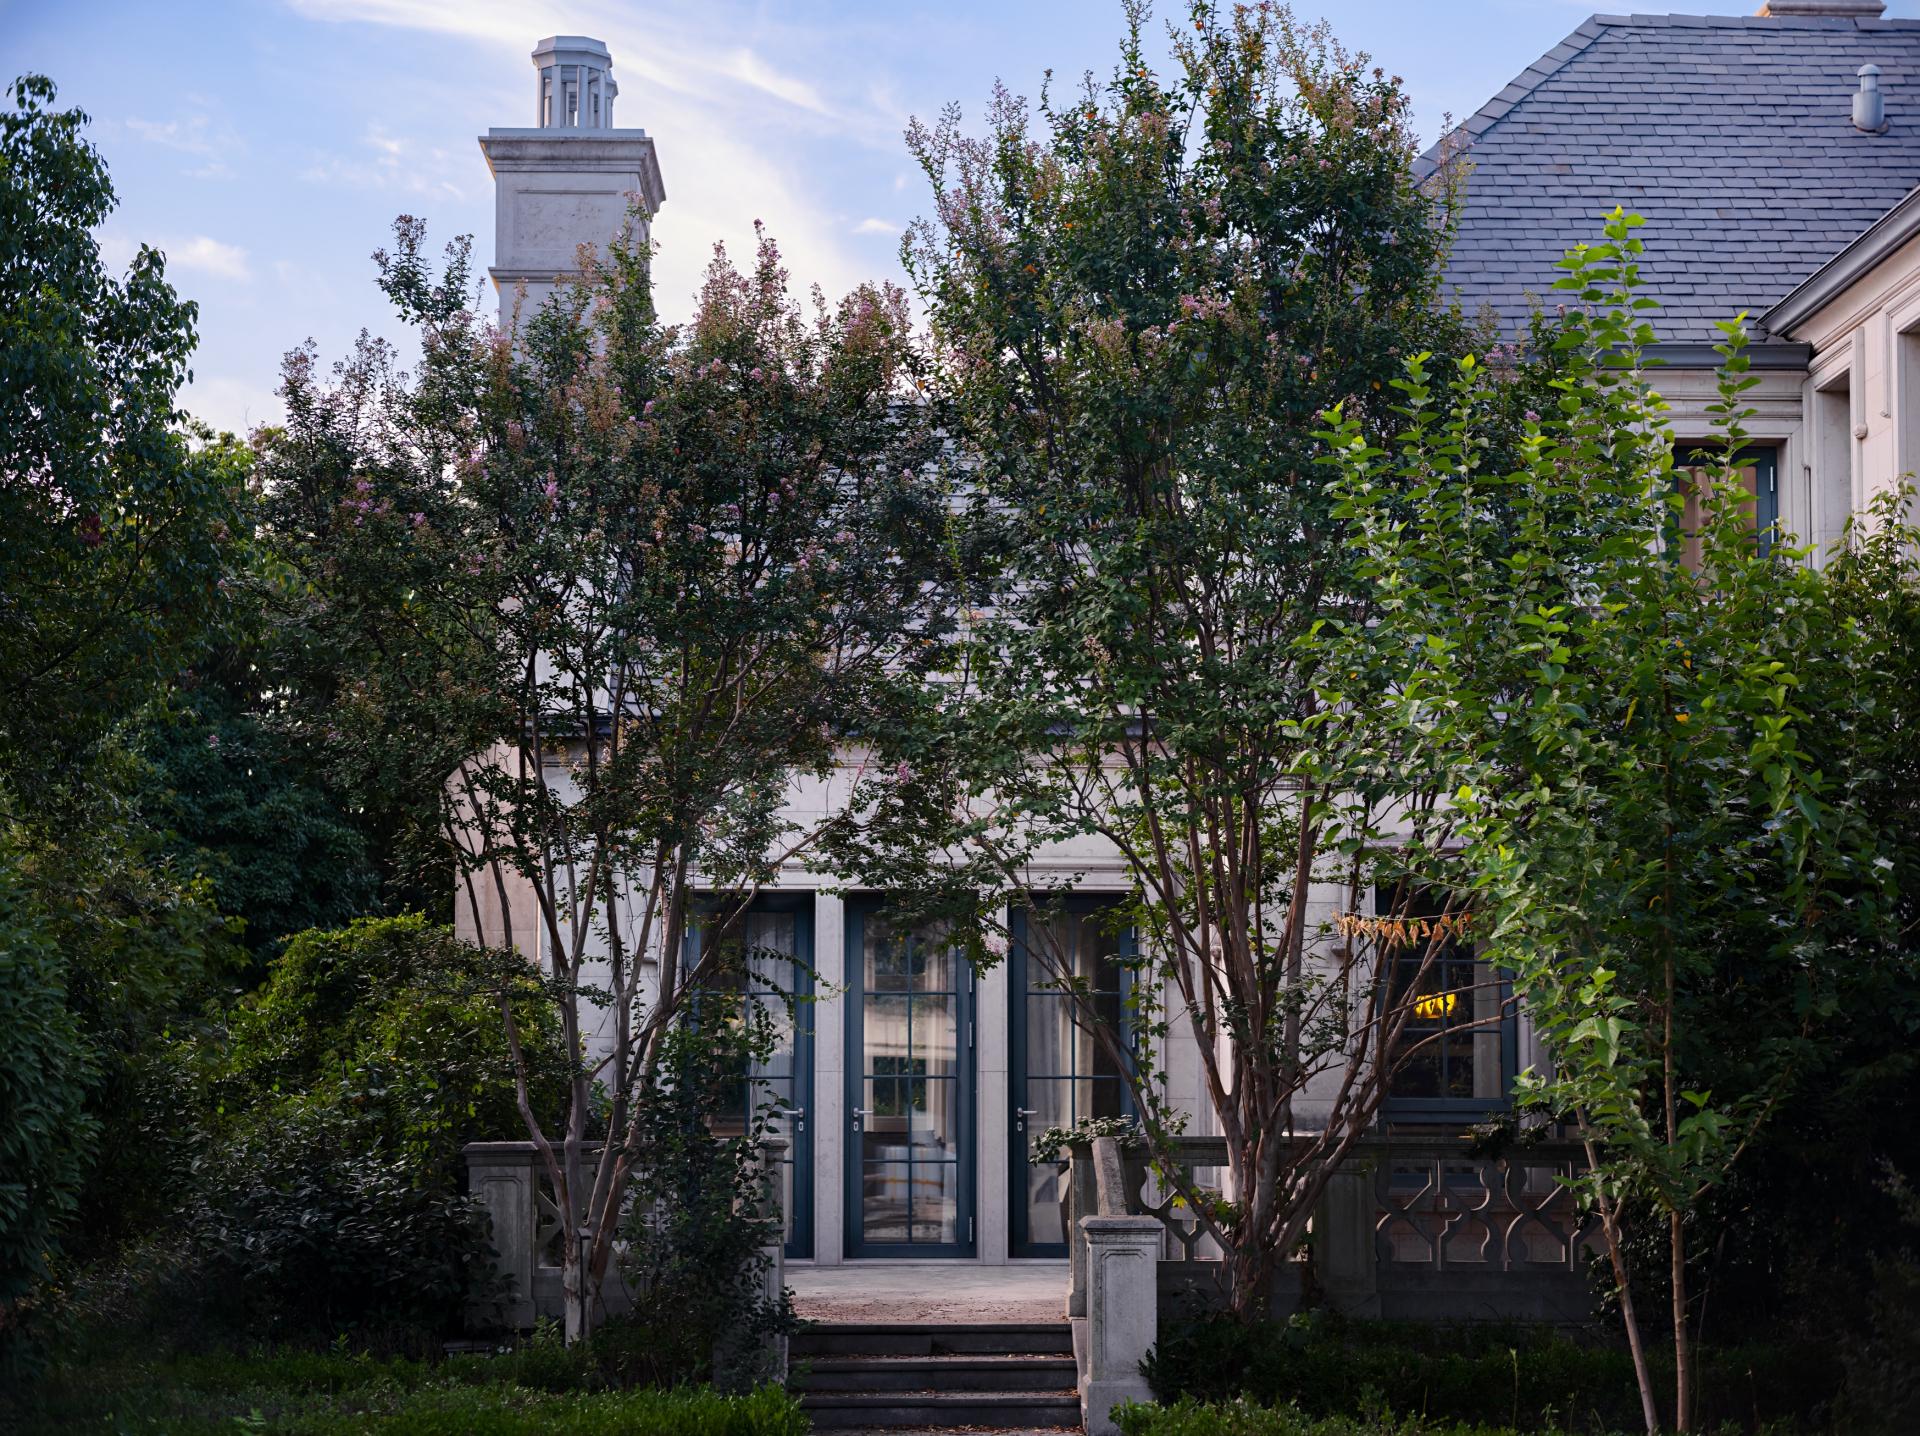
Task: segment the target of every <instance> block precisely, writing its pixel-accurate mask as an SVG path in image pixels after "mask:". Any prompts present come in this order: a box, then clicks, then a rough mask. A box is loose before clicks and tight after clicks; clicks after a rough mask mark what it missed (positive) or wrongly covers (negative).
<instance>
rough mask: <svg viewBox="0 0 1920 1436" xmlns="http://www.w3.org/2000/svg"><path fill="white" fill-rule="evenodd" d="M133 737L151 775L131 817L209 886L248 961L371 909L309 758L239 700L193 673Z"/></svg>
mask: <svg viewBox="0 0 1920 1436" xmlns="http://www.w3.org/2000/svg"><path fill="white" fill-rule="evenodd" d="M142 728H143V735H142V743H141V746H142V749H143V756H144V757H145V758H146V760H147V763H148V764H149V767H150V772H149V774H148V776H147V778H146V780H145V782H144V783H143V784H142V790H143V791H142V794H141V808H142V810H143V812H144V814H145V816H146V817H147V819H148V821H150V822H152V823H154V824H155V825H156V826H158V827H160V828H162V829H164V830H165V832H166V834H167V843H168V847H169V849H170V850H171V851H172V852H173V853H174V854H175V855H176V857H177V859H178V860H179V861H180V862H181V863H182V864H183V865H184V866H185V867H187V868H188V869H189V870H190V871H193V872H196V873H199V874H201V875H204V876H205V877H206V878H207V879H208V881H209V882H211V883H212V885H213V896H214V900H215V902H216V903H217V904H218V905H219V908H220V910H221V911H222V912H224V913H229V914H231V915H232V916H234V917H237V918H239V919H240V920H241V922H242V923H243V924H244V927H243V929H242V933H243V936H244V939H245V942H246V945H247V948H248V950H249V952H250V953H251V954H252V955H253V958H254V960H255V962H257V963H262V964H264V963H265V962H266V960H267V959H269V958H271V957H272V956H274V955H275V954H276V953H277V952H278V951H279V948H280V944H281V943H282V942H284V941H285V940H286V938H287V937H288V936H290V935H291V934H293V933H296V932H302V931H305V930H307V929H310V928H331V927H338V926H341V925H342V924H345V923H347V922H349V921H351V920H352V919H354V918H356V917H360V916H363V915H365V914H367V913H369V912H372V911H374V910H375V907H376V904H377V903H378V902H379V900H380V896H381V894H380V883H379V873H378V871H377V870H376V868H375V866H374V863H373V859H372V857H371V855H370V854H369V852H368V846H369V845H368V839H367V834H366V833H365V832H363V831H362V829H361V828H360V827H358V826H356V825H355V823H354V822H353V821H351V820H350V818H349V816H348V815H347V813H346V811H345V803H344V802H343V800H342V798H341V797H340V795H338V794H336V793H334V792H332V791H331V790H329V788H328V787H327V786H326V785H325V783H324V782H323V781H322V779H321V777H320V776H319V775H318V774H317V773H316V772H314V771H313V765H312V761H311V755H309V754H308V753H307V752H306V751H305V750H304V748H303V747H302V746H301V745H300V744H299V743H298V742H297V741H296V740H295V739H294V738H293V737H292V736H290V735H289V734H287V733H286V732H284V731H282V730H281V729H280V728H279V727H278V726H276V725H275V724H273V723H271V722H269V721H268V720H267V719H266V718H265V717H264V716H263V715H262V714H260V713H259V712H257V711H253V710H252V709H250V707H249V706H248V703H247V695H246V694H245V693H244V691H243V690H240V689H238V687H237V686H230V685H229V684H227V683H224V682H222V681H220V679H219V677H218V676H213V675H206V674H205V673H204V670H203V672H202V675H201V676H200V677H199V678H198V680H197V682H196V685H195V686H194V687H193V688H191V689H188V690H185V691H183V692H181V693H180V694H179V695H177V697H176V698H175V700H174V701H173V702H172V703H170V704H169V705H167V706H166V708H165V710H164V711H156V712H155V713H154V714H153V715H151V716H150V717H149V718H148V720H147V721H146V722H145V723H144V724H143V725H142Z"/></svg>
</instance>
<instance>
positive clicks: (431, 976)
mask: <svg viewBox="0 0 1920 1436" xmlns="http://www.w3.org/2000/svg"><path fill="white" fill-rule="evenodd" d="M502 991H509V992H513V993H514V994H515V998H516V1001H515V1015H516V1017H517V1020H518V1022H519V1025H520V1031H521V1034H522V1040H523V1041H524V1043H525V1044H526V1050H527V1053H528V1056H529V1059H530V1061H531V1063H532V1066H533V1073H532V1093H531V1095H532V1098H533V1100H534V1104H535V1107H536V1109H537V1110H542V1109H544V1110H547V1111H552V1110H554V1109H556V1108H557V1106H558V1104H559V1102H560V1100H561V1094H562V1092H563V1090H564V1085H565V1082H566V1078H567V1064H566V1060H565V1056H564V1054H563V1052H562V1051H561V1045H560V1042H559V1038H558V1034H557V1029H556V1027H555V1024H554V1022H553V1020H552V1016H551V1011H550V1008H551V1004H549V1003H544V1002H541V1001H539V1000H538V998H537V996H536V993H537V987H536V984H535V982H534V980H533V977H532V975H531V973H530V971H528V970H527V969H526V968H525V966H524V964H521V963H520V961H519V959H517V958H515V957H513V956H512V955H510V954H500V953H489V952H484V951H481V950H479V949H476V948H472V947H468V946H467V945H465V944H464V943H461V942H460V941H458V940H457V939H456V938H455V937H454V935H453V931H452V929H450V928H446V927H440V926H436V925H435V924H432V923H429V922H428V921H427V920H426V919H425V918H423V917H421V916H419V915H418V914H413V915H409V916H404V917H390V918H365V919H361V920H360V921H357V922H353V923H350V924H348V925H347V926H346V927H343V928H336V929H331V930H314V931H308V932H303V933H298V934H296V935H295V936H294V937H292V938H291V939H289V941H288V943H287V948H286V951H285V953H284V954H282V956H281V957H280V958H279V959H278V960H276V961H275V962H274V963H273V964H272V967H271V969H270V972H269V976H268V978H267V981H266V983H265V985H264V986H262V987H261V989H260V990H259V991H258V992H257V993H255V994H253V995H252V996H251V997H249V998H248V999H247V1000H246V1001H245V1002H243V1003H242V1004H241V1005H240V1007H239V1008H238V1009H236V1011H235V1012H234V1013H233V1015H232V1018H231V1020H230V1037H229V1046H228V1049H227V1051H226V1053H225V1054H224V1055H223V1057H222V1058H221V1059H220V1064H219V1065H220V1071H219V1076H218V1078H217V1080H216V1083H215V1091H216V1093H217V1094H218V1096H219V1098H220V1100H221V1102H222V1103H223V1105H224V1106H225V1107H226V1108H227V1109H228V1110H229V1111H232V1112H238V1113H242V1114H244V1113H246V1112H248V1111H264V1110H266V1109H270V1108H272V1107H274V1106H275V1105H276V1104H278V1103H281V1102H284V1101H286V1100H289V1099H293V1098H298V1099H300V1100H302V1101H304V1102H306V1103H309V1104H313V1105H317V1106H321V1107H327V1108H331V1109H334V1110H337V1111H340V1112H342V1113H346V1114H350V1115H351V1116H352V1118H353V1124H352V1125H353V1129H354V1130H353V1133H352V1139H351V1140H352V1145H353V1146H354V1147H355V1148H356V1149H357V1150H372V1149H374V1148H376V1147H377V1148H379V1149H381V1150H383V1151H385V1152H387V1153H388V1154H390V1155H394V1156H399V1155H404V1156H405V1157H406V1158H407V1159H408V1160H409V1161H410V1162H412V1163H413V1164H414V1165H415V1167H416V1169H417V1171H418V1173H419V1176H420V1179H421V1180H422V1181H429V1182H440V1183H442V1184H445V1183H449V1182H453V1183H455V1184H457V1177H458V1172H459V1167H460V1149H461V1147H462V1146H463V1145H465V1144H466V1143H468V1142H472V1141H483V1140H490V1139H491V1140H499V1139H505V1138H519V1137H522V1136H524V1135H525V1128H524V1125H523V1124H522V1122H521V1120H520V1114H519V1109H518V1107H517V1105H516V1102H515V1098H514V1083H513V1062H512V1058H511V1054H510V1053H509V1050H508V1047H507V1040H506V1035H505V1030H504V1024H503V1023H502V1022H501V1018H500V1005H499V994H500V993H501V992H502Z"/></svg>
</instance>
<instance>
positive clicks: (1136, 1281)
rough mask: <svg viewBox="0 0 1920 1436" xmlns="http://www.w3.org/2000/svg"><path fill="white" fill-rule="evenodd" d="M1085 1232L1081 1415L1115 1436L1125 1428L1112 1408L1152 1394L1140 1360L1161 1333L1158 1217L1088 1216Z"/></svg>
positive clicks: (1103, 1434) (1092, 1432)
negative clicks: (1120, 1426)
mask: <svg viewBox="0 0 1920 1436" xmlns="http://www.w3.org/2000/svg"><path fill="white" fill-rule="evenodd" d="M1080 1231H1081V1240H1082V1241H1084V1242H1085V1244H1086V1250H1087V1257H1086V1260H1087V1292H1086V1296H1087V1315H1086V1334H1085V1341H1084V1352H1085V1354H1084V1356H1083V1357H1082V1360H1081V1363H1080V1419H1081V1422H1082V1424H1083V1425H1084V1426H1085V1427H1086V1429H1087V1431H1088V1433H1089V1436H1114V1433H1117V1432H1118V1431H1119V1429H1120V1428H1119V1427H1118V1426H1117V1425H1115V1424H1114V1421H1113V1418H1112V1417H1111V1416H1110V1415H1109V1414H1108V1413H1109V1412H1111V1411H1112V1409H1113V1408H1114V1407H1115V1406H1116V1405H1118V1404H1119V1403H1120V1402H1122V1401H1150V1400H1152V1399H1153V1393H1152V1392H1151V1391H1149V1390H1148V1388H1147V1379H1146V1377H1144V1376H1142V1375H1141V1374H1140V1361H1141V1358H1143V1357H1144V1356H1146V1354H1147V1352H1148V1350H1149V1349H1150V1348H1151V1347H1152V1346H1153V1344H1154V1342H1155V1341H1157V1340H1158V1339H1159V1299H1158V1298H1159V1290H1158V1281H1159V1268H1160V1221H1159V1218H1157V1217H1084V1218H1082V1219H1081V1222H1080ZM1075 1345H1076V1347H1079V1346H1081V1345H1082V1343H1081V1342H1079V1341H1076V1342H1075Z"/></svg>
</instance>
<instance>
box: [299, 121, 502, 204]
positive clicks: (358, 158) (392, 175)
mask: <svg viewBox="0 0 1920 1436" xmlns="http://www.w3.org/2000/svg"><path fill="white" fill-rule="evenodd" d="M360 144H361V151H360V152H359V153H357V154H349V155H339V154H330V155H327V156H325V157H324V158H320V159H316V160H315V161H314V162H313V163H312V164H311V165H309V166H308V167H307V168H306V169H305V170H304V171H303V172H302V173H301V176H300V177H301V178H302V179H304V180H308V181H311V182H312V183H315V184H343V185H350V186H352V187H354V188H356V189H377V190H393V191H397V192H399V193H402V194H423V195H445V196H449V197H451V198H453V199H464V198H466V193H467V192H466V189H465V188H464V187H463V186H461V185H460V184H457V183H456V182H455V181H454V179H453V175H454V174H455V173H457V172H459V171H456V169H455V167H454V165H455V162H454V159H453V157H452V156H451V155H449V154H448V153H447V152H446V150H444V149H442V148H441V147H440V146H438V145H427V146H422V145H419V144H416V143H415V142H414V141H412V140H409V139H406V138H403V137H402V136H399V135H395V134H391V133H389V132H388V131H387V130H386V129H385V128H384V127H383V126H381V125H379V124H370V125H368V126H367V129H366V133H365V134H363V135H362V136H361V137H360ZM467 168H471V166H470V165H468V164H465V163H464V162H463V163H462V164H461V169H463V170H464V169H467Z"/></svg>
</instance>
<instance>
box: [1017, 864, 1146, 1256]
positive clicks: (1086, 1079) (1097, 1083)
mask: <svg viewBox="0 0 1920 1436" xmlns="http://www.w3.org/2000/svg"><path fill="white" fill-rule="evenodd" d="M1135 951H1136V947H1135V943H1134V935H1133V933H1132V931H1131V930H1127V929H1119V930H1116V924H1115V920H1114V904H1113V903H1112V901H1111V900H1103V899H1099V898H1071V899H1067V900H1066V901H1064V902H1062V903H1061V904H1059V905H1058V906H1057V907H1054V908H1052V909H1049V910H1048V911H1047V912H1045V913H1028V912H1016V913H1014V914H1013V943H1012V950H1011V952H1010V953H1009V954H1008V964H1009V967H1008V974H1007V976H1008V982H1007V990H1008V1000H1009V1002H1010V1004H1011V1007H1012V1011H1011V1012H1010V1013H1009V1018H1010V1022H1009V1029H1010V1030H1009V1038H1010V1042H1009V1053H1008V1055H1009V1059H1010V1060H1009V1062H1008V1064H1007V1066H1008V1072H1007V1077H1008V1086H1007V1100H1008V1106H1009V1109H1010V1111H1011V1112H1012V1116H1013V1120H1012V1122H1011V1123H1010V1124H1009V1126H1010V1127H1011V1131H1012V1149H1011V1151H1010V1152H1009V1154H1008V1164H1007V1170H1008V1172H1009V1174H1010V1176H1011V1179H1012V1180H1011V1188H1012V1189H1011V1191H1010V1192H1009V1193H1008V1202H1009V1206H1010V1216H1011V1222H1010V1227H1009V1232H1008V1237H1009V1242H1010V1248H1009V1249H1010V1251H1011V1253H1012V1254H1013V1255H1014V1256H1017V1257H1050V1256H1065V1255H1066V1254H1067V1239H1066V1230H1065V1227H1064V1226H1063V1223H1062V1217H1061V1212H1060V1198H1061V1196H1062V1195H1063V1192H1062V1183H1063V1181H1064V1180H1065V1178H1064V1177H1063V1176H1062V1174H1061V1170H1060V1166H1059V1164H1058V1163H1055V1162H1035V1161H1034V1160H1033V1159H1032V1147H1033V1139H1034V1138H1035V1137H1036V1136H1038V1135H1039V1134H1040V1133H1041V1132H1044V1131H1045V1130H1046V1129H1047V1128H1049V1127H1070V1126H1072V1125H1073V1124H1074V1123H1075V1122H1076V1121H1078V1120H1080V1119H1081V1118H1082V1117H1130V1116H1132V1115H1133V1113H1134V1103H1133V1094H1132V1091H1131V1090H1130V1089H1129V1088H1128V1086H1127V1082H1126V1078H1125V1077H1124V1076H1123V1075H1122V1073H1121V1070H1120V1068H1119V1066H1118V1065H1117V1064H1116V1063H1115V1061H1114V1059H1113V1054H1112V1053H1111V1052H1110V1051H1109V1050H1108V1049H1107V1048H1106V1046H1105V1045H1103V1044H1102V1043H1101V1042H1100V1040H1099V1039H1098V1038H1097V1037H1096V1036H1095V1035H1094V1033H1093V1030H1092V1029H1091V1028H1090V1027H1089V1026H1088V1025H1087V1024H1086V1022H1085V1020H1084V1017H1083V1016H1082V1015H1081V1014H1080V1013H1079V1012H1078V1011H1077V1010H1076V1006H1075V999H1074V998H1073V997H1071V996H1070V995H1069V994H1068V993H1067V992H1066V991H1065V989H1064V987H1063V985H1062V984H1061V982H1060V974H1061V973H1062V972H1063V971H1070V972H1071V973H1072V974H1073V978H1074V982H1075V985H1076V986H1082V990H1084V991H1085V992H1086V993H1087V994H1089V995H1090V996H1091V997H1092V999H1093V1002H1094V1006H1095V1008H1096V1010H1097V1011H1098V1013H1099V1019H1100V1021H1102V1022H1104V1023H1109V1024H1111V1026H1112V1030H1113V1031H1114V1032H1116V1033H1122V1034H1124V1033H1125V1032H1126V1031H1127V1027H1126V998H1127V992H1128V989H1129V986H1130V984H1131V981H1132V976H1133V972H1132V965H1131V963H1132V958H1133V955H1134V953H1135ZM1123 1040H1124V1039H1123Z"/></svg>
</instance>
